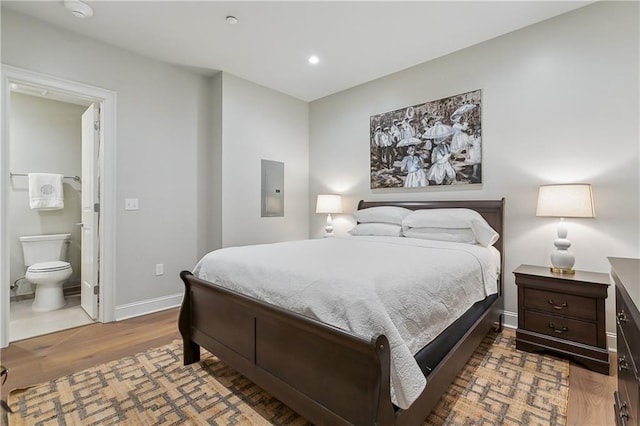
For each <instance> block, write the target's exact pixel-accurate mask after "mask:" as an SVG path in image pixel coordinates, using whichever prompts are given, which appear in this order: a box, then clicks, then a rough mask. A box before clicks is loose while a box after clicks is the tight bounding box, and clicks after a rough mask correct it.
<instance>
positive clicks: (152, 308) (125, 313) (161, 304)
mask: <svg viewBox="0 0 640 426" xmlns="http://www.w3.org/2000/svg"><path fill="white" fill-rule="evenodd" d="M183 295H184V293H177V294H172V295H170V296H163V297H156V298H155V299H148V300H141V301H140V302H133V303H127V304H126V305H121V306H116V309H115V311H116V315H115V317H116V321H122V320H125V319H128V318H134V317H139V316H141V315H146V314H151V313H153V312H159V311H164V310H166V309H171V308H175V307H178V306H180V304H181V303H182V296H183Z"/></svg>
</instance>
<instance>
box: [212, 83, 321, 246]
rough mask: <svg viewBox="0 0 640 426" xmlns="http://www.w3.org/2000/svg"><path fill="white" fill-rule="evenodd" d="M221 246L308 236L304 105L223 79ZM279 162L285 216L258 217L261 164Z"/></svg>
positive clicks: (270, 92)
mask: <svg viewBox="0 0 640 426" xmlns="http://www.w3.org/2000/svg"><path fill="white" fill-rule="evenodd" d="M221 84H222V115H223V119H222V123H223V124H222V164H221V166H222V195H221V196H222V200H221V201H222V242H223V246H225V247H227V246H237V245H247V244H255V243H268V242H275V241H287V240H299V239H304V238H307V237H308V235H309V210H308V208H307V203H308V201H307V200H308V199H309V179H308V158H309V148H308V146H309V142H308V140H309V136H308V128H309V115H308V104H307V103H306V102H303V101H301V100H298V99H295V98H292V97H290V96H287V95H284V94H282V93H279V92H276V91H273V90H271V89H267V88H265V87H262V86H259V85H257V84H255V83H251V82H249V81H247V80H243V79H241V78H238V77H235V76H233V75H231V74H228V73H223V74H222V81H221ZM262 159H264V160H271V161H279V162H283V163H284V194H285V200H284V216H283V217H260V214H261V209H260V196H261V181H260V178H261V164H260V160H262Z"/></svg>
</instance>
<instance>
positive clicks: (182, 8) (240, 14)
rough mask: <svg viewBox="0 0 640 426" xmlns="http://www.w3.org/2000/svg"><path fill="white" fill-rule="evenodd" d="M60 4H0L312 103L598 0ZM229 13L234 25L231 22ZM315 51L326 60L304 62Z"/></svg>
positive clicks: (124, 46)
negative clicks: (75, 11) (80, 9)
mask: <svg viewBox="0 0 640 426" xmlns="http://www.w3.org/2000/svg"><path fill="white" fill-rule="evenodd" d="M86 3H87V4H89V5H90V6H91V7H92V8H93V9H94V15H93V17H91V18H85V19H78V18H75V17H73V16H72V15H71V13H70V12H69V11H67V10H66V9H65V7H64V5H63V2H62V1H43V2H37V1H4V0H3V1H2V7H6V8H9V9H12V10H14V11H18V12H20V13H24V14H26V15H30V16H32V17H35V18H37V19H40V20H43V21H46V22H49V23H51V24H53V25H56V26H59V27H63V28H66V29H68V30H70V31H73V32H76V33H78V34H81V35H83V36H88V37H92V38H94V39H97V40H101V41H103V42H106V43H109V44H112V45H115V46H119V47H121V48H124V49H127V50H130V51H133V52H136V53H139V54H142V55H145V56H148V57H151V58H155V59H159V60H162V61H166V62H169V63H173V64H178V65H181V66H185V67H189V68H191V69H193V70H195V71H197V72H200V73H203V74H214V73H215V72H217V71H220V70H222V71H225V72H229V73H231V74H233V75H236V76H238V77H242V78H244V79H247V80H250V81H253V82H255V83H258V84H260V85H263V86H266V87H269V88H271V89H275V90H278V91H280V92H283V93H286V94H288V95H291V96H294V97H296V98H299V99H302V100H304V101H312V100H315V99H319V98H322V97H324V96H327V95H330V94H333V93H336V92H339V91H341V90H344V89H347V88H350V87H353V86H356V85H359V84H362V83H366V82H368V81H371V80H374V79H376V78H379V77H382V76H385V75H388V74H391V73H393V72H396V71H400V70H403V69H406V68H409V67H411V66H413V65H417V64H420V63H422V62H426V61H428V60H431V59H434V58H437V57H440V56H443V55H446V54H448V53H451V52H454V51H457V50H460V49H463V48H465V47H468V46H471V45H474V44H477V43H480V42H482V41H485V40H489V39H491V38H494V37H497V36H500V35H502V34H506V33H508V32H511V31H514V30H517V29H519V28H523V27H525V26H528V25H531V24H534V23H536V22H540V21H542V20H545V19H548V18H551V17H553V16H557V15H560V14H562V13H565V12H568V11H570V10H573V9H577V8H579V7H582V6H585V5H586V4H589V3H592V1H478V0H476V1H409V2H400V1H284V2H275V1H243V0H237V1H92V0H86ZM228 15H233V16H235V17H236V18H237V19H238V21H239V22H238V23H237V24H235V25H230V24H228V23H227V22H226V19H225V18H226V17H227V16H228ZM312 54H314V55H317V56H318V57H319V59H320V62H319V63H318V64H317V65H311V64H310V63H309V62H308V61H307V59H308V57H309V56H310V55H312Z"/></svg>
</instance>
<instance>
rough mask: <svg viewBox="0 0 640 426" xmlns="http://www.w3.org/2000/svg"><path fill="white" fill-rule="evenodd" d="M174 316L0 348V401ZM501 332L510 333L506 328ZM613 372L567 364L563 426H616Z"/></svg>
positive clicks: (169, 324)
mask: <svg viewBox="0 0 640 426" xmlns="http://www.w3.org/2000/svg"><path fill="white" fill-rule="evenodd" d="M177 317H178V310H177V309H170V310H167V311H163V312H158V313H154V314H149V315H145V316H142V317H138V318H133V319H130V320H126V321H120V322H114V323H108V324H91V325H88V326H84V327H78V328H74V329H71V330H65V331H61V332H58V333H53V334H48V335H45V336H40V337H35V338H32V339H26V340H22V341H19V342H14V343H11V344H10V345H9V347H7V348H4V349H1V350H0V362H2V364H3V365H4V366H6V367H8V368H9V369H10V371H9V378H8V380H7V382H6V383H5V384H4V385H3V386H2V390H1V392H0V393H1V394H2V399H6V397H7V394H8V392H9V391H10V390H11V389H16V388H21V387H26V386H30V385H33V384H36V383H40V382H45V381H49V380H53V379H56V378H58V377H61V376H64V375H67V374H70V373H73V372H76V371H81V370H84V369H86V368H89V367H93V366H96V365H99V364H102V363H104V362H108V361H112V360H115V359H119V358H121V357H123V356H127V355H133V354H135V353H138V352H142V351H145V350H147V349H149V348H152V347H157V346H162V345H165V344H167V343H169V342H171V341H173V340H175V339H177V338H179V337H180V335H179V333H178V329H177ZM505 332H507V333H512V332H513V331H512V330H509V329H506V330H505ZM612 358H615V357H612ZM611 370H612V373H611V375H609V376H605V375H602V374H598V373H594V372H592V371H590V370H587V369H585V368H583V367H580V366H579V365H576V364H574V363H572V364H571V368H570V373H569V408H568V413H567V425H570V426H574V425H575V426H587V425H592V426H605V425H614V424H615V421H614V413H613V392H614V390H615V389H616V385H617V383H616V375H615V371H616V369H615V365H613V366H612V369H611Z"/></svg>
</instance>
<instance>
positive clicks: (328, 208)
mask: <svg viewBox="0 0 640 426" xmlns="http://www.w3.org/2000/svg"><path fill="white" fill-rule="evenodd" d="M316 213H328V214H331V213H342V197H341V196H339V195H334V194H319V195H318V201H317V203H316Z"/></svg>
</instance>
